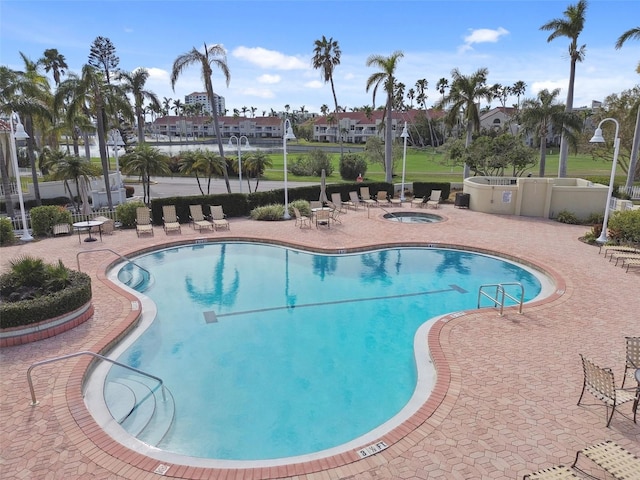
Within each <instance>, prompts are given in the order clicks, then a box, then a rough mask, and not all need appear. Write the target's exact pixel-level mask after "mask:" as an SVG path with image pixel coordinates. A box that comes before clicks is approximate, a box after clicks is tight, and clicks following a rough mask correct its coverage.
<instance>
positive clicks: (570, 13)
mask: <svg viewBox="0 0 640 480" xmlns="http://www.w3.org/2000/svg"><path fill="white" fill-rule="evenodd" d="M586 11H587V1H586V0H579V1H578V3H576V4H575V5H569V6H568V7H567V9H566V10H565V11H564V15H565V16H564V18H556V19H553V20H551V21H549V22H547V23H545V24H544V25H542V26H541V27H540V30H544V31H549V32H551V34H550V35H549V37H548V38H547V42H551V41H552V40H554V39H556V38H558V37H567V38H569V39H570V40H571V43H570V44H569V58H570V59H571V64H570V70H569V88H568V89H567V103H566V106H565V108H566V111H567V112H571V111H572V110H573V90H574V85H575V81H576V63H577V62H581V61H582V60H584V55H585V49H586V45H582V46H580V47H578V37H579V36H580V33H582V29H583V28H584V20H585V13H586ZM565 132H566V129H563V134H562V137H561V139H560V160H559V165H558V177H560V178H562V177H566V176H567V156H568V154H569V144H568V141H567V140H568V138H567V136H566V134H565Z"/></svg>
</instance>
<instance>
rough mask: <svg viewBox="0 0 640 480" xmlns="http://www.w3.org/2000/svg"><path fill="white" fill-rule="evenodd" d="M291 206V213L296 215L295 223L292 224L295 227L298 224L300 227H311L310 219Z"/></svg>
mask: <svg viewBox="0 0 640 480" xmlns="http://www.w3.org/2000/svg"><path fill="white" fill-rule="evenodd" d="M292 208H293V214H294V215H295V217H296V223H295V224H294V226H296V227H297V226H298V224H300V228H302V227H304V226H305V225H306V226H308V227H309V228H311V219H310V218H309V217H307V216H305V215H302V214H301V213H300V210H298V207H292Z"/></svg>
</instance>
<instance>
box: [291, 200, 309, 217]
mask: <svg viewBox="0 0 640 480" xmlns="http://www.w3.org/2000/svg"><path fill="white" fill-rule="evenodd" d="M294 207H295V208H297V209H298V210H299V211H300V214H301V215H304V216H307V217H308V216H310V215H311V205H310V204H309V202H308V201H306V200H294V201H293V202H289V215H291V216H293V208H294Z"/></svg>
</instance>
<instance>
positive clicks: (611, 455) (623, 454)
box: [571, 440, 640, 480]
mask: <svg viewBox="0 0 640 480" xmlns="http://www.w3.org/2000/svg"><path fill="white" fill-rule="evenodd" d="M580 454H582V455H583V456H585V457H587V458H588V459H589V460H591V461H592V462H593V463H595V464H596V465H598V466H599V467H600V468H602V469H603V470H605V471H606V472H607V473H608V474H610V475H611V476H612V477H613V478H615V479H618V480H628V479H636V480H637V479H639V478H640V458H638V457H637V456H635V455H634V454H633V453H631V452H629V451H628V450H625V449H624V448H622V447H621V446H620V445H618V444H616V443H614V442H612V441H611V440H607V441H605V442H601V443H598V444H596V445H592V446H590V447H587V448H584V449H582V450H578V452H577V453H576V459H575V460H574V462H573V465H571V467H572V468H575V469H576V470H579V471H581V472H582V473H585V474H586V475H589V474H588V473H586V472H583V471H582V469H580V468H578V467H576V464H577V463H578V457H579V456H580ZM589 476H590V477H592V478H596V477H593V476H592V475H589Z"/></svg>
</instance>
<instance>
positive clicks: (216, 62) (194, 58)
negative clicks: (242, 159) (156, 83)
mask: <svg viewBox="0 0 640 480" xmlns="http://www.w3.org/2000/svg"><path fill="white" fill-rule="evenodd" d="M194 64H195V65H199V66H200V67H201V68H202V80H203V81H204V86H205V89H206V91H207V95H208V96H209V102H210V103H211V112H212V116H213V128H214V129H215V132H216V138H217V140H218V151H219V153H220V157H221V158H222V161H223V172H222V173H223V175H224V182H225V184H226V185H227V192H228V193H231V184H230V183H229V172H228V171H227V164H226V160H225V157H224V147H223V146H222V134H221V132H220V122H219V120H218V105H217V103H218V102H216V98H217V96H216V94H215V93H213V85H212V83H211V76H212V75H213V69H212V66H215V67H217V68H218V69H219V70H220V71H221V72H222V74H223V75H224V78H225V80H226V84H227V86H229V82H230V80H231V74H230V73H229V67H228V65H227V55H226V52H225V49H224V47H223V46H222V45H217V44H216V45H210V46H208V47H207V44H206V43H205V44H204V53H203V52H200V51H199V50H198V49H196V48H195V47H194V48H193V49H192V50H191V51H189V52H187V53H184V54H182V55H180V56H179V57H178V58H176V59H175V61H174V62H173V68H172V70H171V88H173V89H174V90H175V85H176V82H177V81H178V77H179V76H180V74H181V73H182V72H183V71H184V69H186V68H187V67H189V66H191V65H194Z"/></svg>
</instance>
